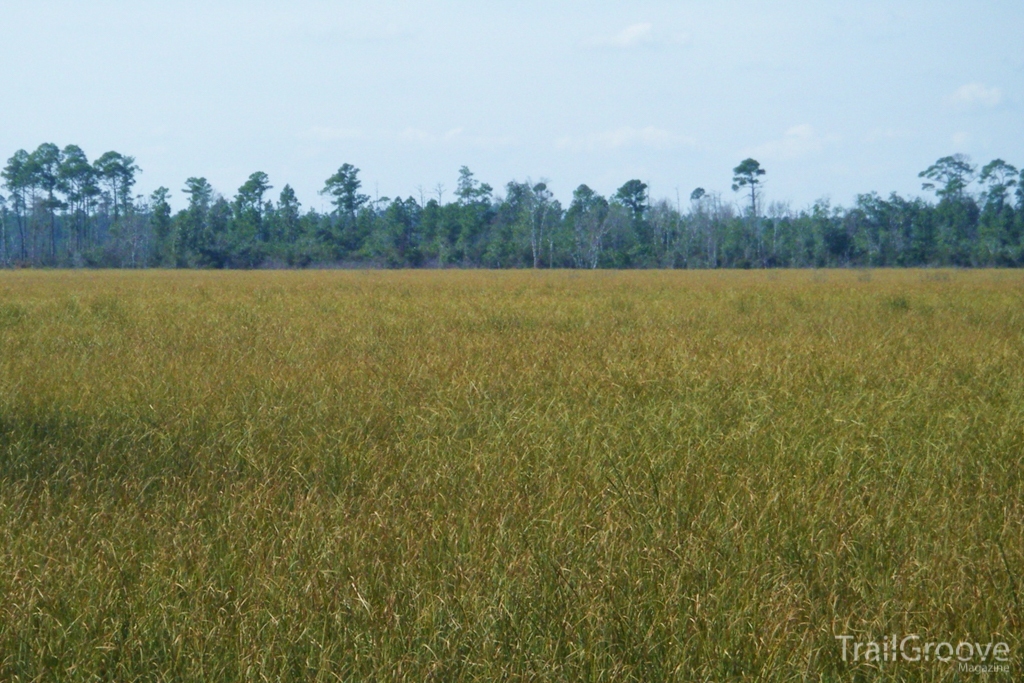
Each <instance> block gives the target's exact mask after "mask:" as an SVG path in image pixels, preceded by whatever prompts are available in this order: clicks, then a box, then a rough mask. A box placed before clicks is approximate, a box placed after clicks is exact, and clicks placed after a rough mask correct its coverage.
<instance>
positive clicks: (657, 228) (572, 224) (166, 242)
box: [0, 143, 1024, 268]
mask: <svg viewBox="0 0 1024 683" xmlns="http://www.w3.org/2000/svg"><path fill="white" fill-rule="evenodd" d="M140 172H141V170H140V168H139V166H138V165H137V164H136V163H135V158H134V157H131V156H127V155H123V154H121V153H118V152H113V151H111V152H107V153H105V154H103V155H102V156H100V157H99V158H97V159H96V160H95V161H92V162H90V161H89V160H88V158H87V156H86V154H85V152H83V151H82V149H81V148H80V147H78V146H77V145H68V146H66V147H64V148H63V149H61V148H59V147H58V146H57V145H54V144H51V143H46V144H43V145H40V146H39V147H38V148H37V149H36V150H35V151H33V152H27V151H25V150H19V151H18V152H16V153H15V154H14V155H13V156H12V157H11V158H10V159H8V161H7V164H6V166H5V167H4V168H3V171H2V174H0V175H2V179H3V188H4V190H6V192H7V194H6V196H4V195H0V265H3V266H8V267H11V266H42V267H114V268H147V267H161V268H259V267H317V266H321V267H326V266H337V265H342V266H361V267H368V266H372V267H413V268H417V267H484V268H775V267H850V266H858V267H863V266H872V267H892V266H1008V267H1016V266H1021V265H1024V241H1022V235H1024V171H1018V169H1017V168H1016V167H1014V166H1013V165H1011V164H1009V163H1006V162H1005V161H1003V160H1002V159H996V160H993V161H991V162H990V163H988V164H986V165H984V166H983V167H981V168H980V169H979V168H978V167H977V166H975V165H974V164H972V163H971V160H970V159H969V158H968V157H966V156H964V155H960V154H957V155H953V156H948V157H943V158H942V159H939V160H938V161H936V162H935V163H934V164H932V165H931V166H930V167H929V168H927V169H925V170H924V171H922V172H921V173H920V174H919V177H920V178H921V179H922V189H923V190H927V191H929V192H932V193H933V194H934V200H926V199H922V198H905V197H901V196H899V195H898V194H896V193H892V194H890V195H889V196H888V197H883V196H881V195H879V194H877V193H869V194H862V195H858V197H857V199H856V202H855V203H854V205H853V206H852V207H849V208H843V207H839V206H831V205H830V203H829V202H828V201H827V200H819V201H817V202H815V203H814V204H813V205H812V206H810V207H808V208H806V209H801V210H796V211H795V210H793V209H791V208H790V207H789V205H787V204H785V203H780V202H772V203H769V204H768V205H767V206H764V205H763V183H764V177H765V175H766V172H765V169H764V168H762V167H761V165H760V163H758V162H757V161H756V160H754V159H746V160H744V161H742V162H741V163H740V164H739V165H737V166H736V168H735V169H733V178H732V190H733V192H734V193H735V194H734V195H730V196H729V197H723V195H722V194H721V193H717V192H707V191H705V190H704V189H702V188H697V189H695V190H693V191H692V192H691V193H690V194H689V195H688V197H687V198H686V200H685V203H684V201H683V200H682V199H681V198H680V197H678V196H677V197H676V198H675V200H674V201H672V200H670V199H660V200H652V198H651V197H650V194H649V192H648V187H647V185H646V184H645V183H643V182H642V181H640V180H636V179H634V180H629V181H627V182H626V183H625V184H623V185H622V186H621V187H620V188H618V190H617V191H616V192H615V193H614V194H612V195H610V196H608V197H605V196H602V195H601V194H600V193H598V192H595V191H594V190H593V189H591V188H590V187H588V186H587V185H580V186H579V187H577V188H576V189H575V190H574V191H573V193H572V200H571V201H570V203H569V205H568V206H563V205H562V204H561V202H559V201H558V200H557V199H555V198H554V196H553V195H552V193H551V191H550V189H549V188H548V186H547V184H546V183H545V182H531V181H529V180H526V181H523V182H520V181H515V180H513V181H511V182H509V183H507V184H506V185H505V187H504V189H503V191H501V192H495V190H494V189H493V188H492V187H491V186H490V185H488V184H486V183H481V182H479V181H478V180H477V179H476V178H475V177H474V175H473V173H472V172H471V171H470V170H469V169H468V168H466V167H465V166H463V167H462V168H461V169H460V170H459V177H458V182H457V185H456V188H455V190H454V192H453V196H452V198H451V200H450V201H448V202H445V201H444V188H443V186H441V185H439V186H438V187H437V189H436V192H435V194H436V197H430V198H429V199H428V198H427V197H425V196H424V194H423V193H422V192H421V193H420V196H419V198H414V197H408V198H405V199H402V198H401V197H396V198H389V197H378V198H371V197H369V196H368V195H366V194H364V193H362V192H361V189H362V182H361V180H360V179H359V169H358V168H356V167H354V166H352V165H351V164H343V165H342V166H341V167H340V168H339V169H338V171H337V172H336V173H334V174H333V175H331V176H330V177H329V178H327V180H326V181H325V183H324V187H323V189H322V190H321V194H322V195H324V196H326V197H328V198H329V199H330V202H331V206H332V209H331V210H330V211H327V212H318V211H316V210H315V209H312V208H309V209H306V210H305V211H304V210H303V208H302V205H301V204H300V202H299V200H298V198H297V196H296V194H295V191H294V190H293V189H292V188H291V186H289V185H285V186H284V187H282V188H281V190H280V192H279V193H278V195H277V198H276V200H274V199H273V197H272V194H271V190H273V189H274V188H273V186H272V185H271V183H270V178H269V177H268V176H267V174H266V173H263V172H259V171H258V172H256V173H253V174H252V175H250V176H249V178H248V180H246V182H245V183H244V184H243V185H242V186H241V187H239V188H238V190H237V192H236V193H235V195H234V196H233V197H231V198H228V197H225V196H223V195H221V194H219V193H218V192H217V191H216V190H214V188H213V187H212V186H211V185H210V183H209V182H208V181H207V180H206V179H205V178H202V177H192V178H188V179H187V180H186V181H185V185H184V188H182V190H181V192H182V193H183V194H184V196H185V197H186V198H187V206H186V207H185V208H184V209H182V210H180V211H177V212H174V211H172V209H171V206H170V204H169V201H168V200H169V198H170V196H171V192H170V190H169V189H168V188H166V187H160V188H158V189H157V190H156V191H155V192H153V193H152V194H151V195H149V196H148V197H147V196H142V195H134V194H133V188H134V186H135V184H136V178H137V175H138V174H139V173H140ZM732 197H735V199H736V201H735V202H734V201H732V200H731V198H732Z"/></svg>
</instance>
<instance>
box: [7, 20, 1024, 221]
mask: <svg viewBox="0 0 1024 683" xmlns="http://www.w3.org/2000/svg"><path fill="white" fill-rule="evenodd" d="M0 26H2V27H3V31H2V35H0V72H2V73H3V74H4V77H3V80H2V84H3V85H2V92H3V97H2V100H0V101H2V105H0V112H2V113H0V124H2V125H0V154H2V155H3V157H4V158H6V157H7V156H10V154H12V153H13V152H14V151H15V150H17V149H18V148H26V149H30V150H31V149H33V148H35V147H36V146H37V145H39V144H40V143H41V142H55V143H57V144H58V145H61V146H63V145H65V144H68V143H75V144H79V145H81V146H82V147H83V148H84V149H85V151H86V152H87V153H88V154H89V156H90V158H95V157H97V156H99V155H100V154H102V153H103V152H104V151H107V150H109V149H115V150H117V151H120V152H123V153H126V154H132V155H134V156H135V157H136V159H137V161H138V163H139V165H140V166H141V167H142V169H143V173H142V175H141V176H140V178H139V184H138V187H137V189H138V191H139V192H147V193H148V192H150V191H152V190H153V189H155V188H156V187H157V186H159V185H165V186H167V187H169V188H171V190H172V193H173V194H172V203H173V204H174V205H175V206H178V207H180V206H182V205H183V200H182V193H181V192H180V188H181V187H182V186H183V184H184V180H185V179H186V178H187V177H189V176H205V177H207V178H208V179H209V180H210V182H211V183H212V184H213V185H214V187H215V188H217V190H219V191H220V192H221V193H223V194H224V195H226V196H229V197H230V196H231V195H233V194H234V192H235V190H236V189H237V188H238V186H239V185H241V184H242V183H243V182H244V181H245V179H246V178H247V177H248V175H249V174H250V173H252V172H253V171H257V170H260V171H264V172H266V173H268V174H269V175H270V179H271V182H272V183H273V185H274V186H275V188H276V189H275V191H274V194H275V195H276V192H277V190H279V189H280V188H281V187H282V186H283V185H284V184H285V183H290V184H291V185H292V186H293V187H294V188H295V189H296V191H297V192H298V194H299V199H300V200H301V201H302V202H303V204H304V205H306V206H314V207H318V208H319V207H320V206H323V205H325V204H326V202H324V200H323V199H322V198H321V197H319V196H318V195H317V190H319V189H320V188H321V187H322V185H323V181H324V179H325V178H327V177H328V176H329V175H330V174H331V173H333V172H334V171H335V170H336V169H337V168H338V167H339V166H340V165H341V164H342V163H346V162H347V163H352V164H354V165H356V166H357V167H359V168H360V169H361V170H362V172H361V178H362V179H363V183H364V190H365V191H367V192H368V193H369V194H371V195H374V194H379V195H381V196H390V197H393V196H395V195H402V196H408V195H413V196H416V197H419V195H420V193H421V192H422V193H423V194H424V195H426V196H428V197H429V196H435V195H436V193H437V186H438V184H439V183H441V184H443V185H444V188H445V197H446V199H447V198H450V197H451V191H452V189H454V186H455V181H456V178H457V172H458V168H459V167H460V166H462V165H464V164H465V165H467V166H469V167H470V169H472V170H473V171H474V173H475V174H476V176H477V178H479V179H480V180H482V181H485V182H488V183H490V184H491V185H493V186H494V187H495V188H496V189H499V190H500V189H501V187H502V186H503V185H504V184H505V183H506V182H508V181H509V180H512V179H516V180H524V179H526V178H531V179H533V180H539V179H542V178H544V179H548V180H549V181H550V185H551V187H552V189H553V190H554V191H555V194H556V196H558V197H559V198H560V199H562V200H563V201H565V200H567V199H568V198H569V196H570V194H571V192H572V190H573V188H575V187H576V186H577V185H579V184H580V183H587V184H589V185H590V186H591V187H593V188H594V189H596V190H598V191H600V192H602V193H606V194H607V193H611V192H614V190H615V189H616V188H617V187H618V186H619V185H621V184H622V183H624V182H625V181H627V180H629V179H631V178H640V179H641V180H644V181H645V182H648V183H649V184H650V185H651V188H652V194H653V196H654V197H668V198H670V199H672V200H675V197H676V195H677V192H678V193H679V194H680V195H681V196H682V198H683V200H684V201H685V199H686V197H687V196H688V195H689V193H690V191H691V190H692V189H693V188H695V187H697V186H702V187H704V188H706V189H708V190H710V191H718V192H721V193H722V194H723V197H724V198H726V199H733V198H734V195H733V193H732V192H731V191H730V189H729V186H730V179H731V169H732V167H733V166H735V165H736V164H737V163H739V161H741V160H742V159H744V158H746V157H747V156H753V157H754V158H756V159H758V160H759V161H760V162H761V163H762V165H763V166H764V167H765V168H766V169H767V172H768V174H767V176H766V180H767V185H766V188H765V195H766V197H765V198H766V200H767V201H769V202H770V201H786V202H789V203H790V204H791V205H792V206H793V207H794V208H802V207H804V206H806V205H808V204H809V203H811V202H813V201H814V200H815V199H817V198H820V197H830V198H831V199H832V201H833V203H838V204H844V205H849V204H850V203H851V202H852V201H853V199H854V197H855V196H856V194H857V193H860V192H868V191H872V190H875V191H879V192H881V193H883V194H887V193H888V192H890V191H898V192H900V193H903V194H919V193H920V181H919V180H918V179H917V173H918V172H919V171H921V170H922V169H924V168H926V167H927V166H928V165H929V164H931V163H932V162H933V161H935V160H936V159H937V158H939V157H941V156H945V155H948V154H952V153H956V152H962V153H965V154H968V155H970V156H971V157H972V158H973V160H974V161H975V162H976V163H978V164H983V163H985V162H987V161H989V160H991V159H992V158H995V157H1001V158H1003V159H1005V160H1006V161H1009V162H1011V163H1014V164H1017V165H1018V166H1024V109H1022V105H1024V40H1022V39H1021V37H1022V36H1024V3H1022V2H1020V0H1014V1H1005V2H1002V1H996V2H985V1H979V2H974V3H964V2H944V1H932V2H874V1H872V0H860V1H857V2H845V1H844V2H839V1H837V2H817V3H813V4H812V3H806V2H753V1H735V2H733V1H729V0H724V1H719V2H710V1H705V2H616V3H612V2H607V3H597V2H557V1H556V0H548V1H547V2H535V1H533V0H525V1H519V2H484V1H481V0H477V1H476V2H468V1H467V2H462V1H455V0H452V1H449V2H415V1H407V2H373V3H369V2H362V3H351V2H326V1H312V0H292V1H291V2H288V3H284V2H259V1H255V2H229V1H218V0H207V1H206V2H190V1H179V2H146V1H145V0H135V1H134V2H123V1H120V0H106V1H104V0H94V1H93V2H88V3H84V2H46V1H45V0H44V1H36V2H21V1H20V0H8V1H7V2H4V3H3V4H2V5H0Z"/></svg>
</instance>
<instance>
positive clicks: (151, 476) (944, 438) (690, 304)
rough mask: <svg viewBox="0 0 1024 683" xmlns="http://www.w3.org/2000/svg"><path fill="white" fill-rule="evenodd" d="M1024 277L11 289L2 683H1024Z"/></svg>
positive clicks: (101, 278)
mask: <svg viewBox="0 0 1024 683" xmlns="http://www.w3.org/2000/svg"><path fill="white" fill-rule="evenodd" d="M1022 469H1024V273H1020V272H1015V271H941V270H906V271H866V270H865V271H854V270H834V271H781V272H778V271H737V272H636V271H631V272H571V271H569V272H529V271H518V272H494V271H487V272H485V271H460V272H455V271H434V272H417V271H392V272H387V271H334V272H247V273H243V272H161V271H150V272H124V271H121V272H102V271H96V272H82V271H63V272H59V271H50V272H45V271H23V272H4V273H0V596H2V602H0V680H4V681H36V680H62V681H94V680H167V681H170V680H203V681H235V680H253V681H256V680H317V681H335V680H341V681H369V680H382V681H385V680H387V681H390V680H409V681H431V680H434V681H494V680H507V681H547V680H556V681H559V680H560V681H662V680H664V681H700V680H708V681H727V680H758V681H811V680H813V681H819V680H822V681H832V680H836V681H838V680H844V681H845V680H909V681H914V680H922V681H925V680H927V681H931V680H959V679H960V676H961V675H962V674H960V673H958V672H957V664H956V661H955V660H954V661H953V662H945V663H944V662H936V661H930V662H923V661H922V662H916V663H912V662H896V663H893V662H884V663H873V662H862V661H861V662H856V663H853V662H849V661H847V662H844V661H842V658H841V653H842V651H841V647H840V641H838V640H837V638H836V636H839V635H852V636H854V637H855V638H856V639H857V640H861V641H869V640H880V639H882V638H884V637H887V636H889V635H890V634H900V635H903V634H919V635H920V636H921V638H922V640H934V641H950V640H951V641H952V642H953V643H954V644H956V643H957V642H959V641H961V640H964V641H977V642H980V643H986V642H990V641H997V642H998V641H1004V642H1006V643H1008V646H1009V648H1010V650H1011V653H1012V654H1011V658H1010V659H1011V661H1010V663H1009V666H1010V667H1011V670H1012V673H1011V674H1009V675H1006V676H1003V677H1002V678H1000V677H998V676H996V677H992V678H988V677H985V676H981V677H979V676H970V677H969V678H970V679H971V680H1011V679H1013V678H1015V677H1017V676H1020V675H1024V669H1022V668H1021V667H1022V662H1021V659H1020V651H1021V647H1022V646H1024V642H1022V637H1021V635H1022V625H1024V609H1022V604H1021V600H1022V599H1024V479H1022V474H1021V473H1022Z"/></svg>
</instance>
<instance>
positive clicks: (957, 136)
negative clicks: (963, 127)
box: [949, 131, 971, 147]
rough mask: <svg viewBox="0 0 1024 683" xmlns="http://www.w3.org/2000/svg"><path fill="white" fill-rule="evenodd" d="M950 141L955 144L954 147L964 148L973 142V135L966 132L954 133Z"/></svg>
mask: <svg viewBox="0 0 1024 683" xmlns="http://www.w3.org/2000/svg"><path fill="white" fill-rule="evenodd" d="M949 141H950V142H952V143H953V146H954V147H963V146H964V145H966V144H967V143H969V142H970V141H971V134H970V133H967V132H965V131H960V132H958V133H953V135H952V136H951V137H950V138H949Z"/></svg>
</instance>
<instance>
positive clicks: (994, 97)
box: [948, 83, 1003, 109]
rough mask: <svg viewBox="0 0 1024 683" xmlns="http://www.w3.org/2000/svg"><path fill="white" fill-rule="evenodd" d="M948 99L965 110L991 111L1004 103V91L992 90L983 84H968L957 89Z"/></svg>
mask: <svg viewBox="0 0 1024 683" xmlns="http://www.w3.org/2000/svg"><path fill="white" fill-rule="evenodd" d="M948 99H949V102H950V103H951V104H953V105H956V106H960V107H964V108H977V107H984V108H986V109H991V108H992V107H996V106H999V104H1000V103H1001V102H1002V101H1003V91H1001V90H1000V89H999V88H990V87H988V86H986V85H985V84H983V83H968V84H967V85H961V86H960V87H959V88H957V90H956V92H955V93H953V94H952V95H950V96H949V98H948Z"/></svg>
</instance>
